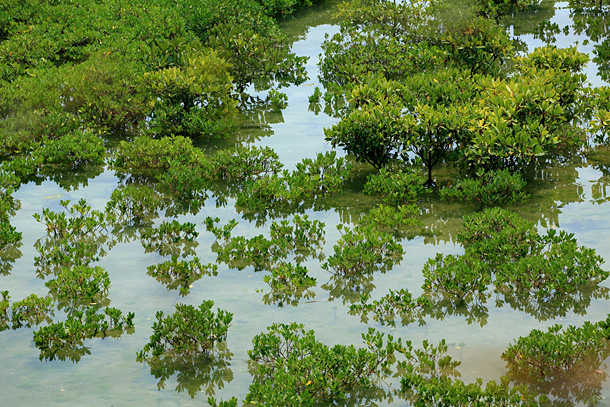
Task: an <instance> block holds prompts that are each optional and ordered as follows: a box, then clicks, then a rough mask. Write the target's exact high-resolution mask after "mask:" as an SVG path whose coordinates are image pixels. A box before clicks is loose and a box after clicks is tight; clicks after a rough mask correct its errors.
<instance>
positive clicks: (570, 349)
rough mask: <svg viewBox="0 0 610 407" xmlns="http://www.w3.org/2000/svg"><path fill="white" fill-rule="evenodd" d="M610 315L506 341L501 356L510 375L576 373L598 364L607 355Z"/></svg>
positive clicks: (609, 350)
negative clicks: (506, 343) (591, 321)
mask: <svg viewBox="0 0 610 407" xmlns="http://www.w3.org/2000/svg"><path fill="white" fill-rule="evenodd" d="M609 327H610V318H609V319H607V320H606V321H601V322H598V323H595V324H592V323H590V322H588V321H587V322H585V323H584V324H583V325H582V326H580V327H576V326H573V325H569V326H567V327H565V328H563V327H562V326H561V325H553V326H551V327H550V328H548V330H547V331H546V332H544V331H540V330H538V329H534V330H532V331H531V332H530V333H529V335H527V336H522V337H519V339H517V340H516V341H515V343H514V344H511V345H509V346H508V347H507V348H506V350H505V351H504V353H503V354H502V359H504V360H505V361H506V362H507V365H508V368H509V370H510V374H511V375H526V376H530V377H531V376H533V377H542V378H545V377H554V376H556V375H558V374H563V373H569V374H573V375H578V374H579V373H584V372H587V371H590V370H594V369H596V368H598V366H599V365H600V364H601V363H602V361H603V360H604V359H606V358H607V357H608V356H609V355H610V343H609V342H608V339H610V331H609V329H608V328H609Z"/></svg>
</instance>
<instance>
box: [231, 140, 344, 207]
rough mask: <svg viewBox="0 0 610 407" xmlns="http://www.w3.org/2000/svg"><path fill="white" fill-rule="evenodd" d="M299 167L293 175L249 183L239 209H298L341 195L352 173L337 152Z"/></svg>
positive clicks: (329, 153)
mask: <svg viewBox="0 0 610 407" xmlns="http://www.w3.org/2000/svg"><path fill="white" fill-rule="evenodd" d="M296 167H297V169H296V170H295V171H293V172H289V171H287V170H284V171H283V172H282V173H281V174H280V175H271V176H269V177H262V178H258V179H256V180H248V181H246V183H245V185H244V190H243V191H242V192H241V193H239V194H238V196H237V201H236V205H237V206H238V207H239V206H241V207H244V208H248V209H253V210H261V209H267V208H270V207H286V206H289V207H290V206H292V207H294V206H299V205H302V204H303V202H307V201H315V200H317V199H319V198H320V197H323V196H325V195H330V194H333V193H337V192H339V191H340V190H341V189H342V188H343V183H344V182H345V180H346V178H347V176H348V175H349V172H350V170H351V166H350V165H349V164H347V163H346V161H345V159H344V158H336V153H335V152H334V151H331V152H328V153H319V154H318V155H317V156H316V158H315V159H311V158H305V159H303V161H301V162H300V163H297V166H296Z"/></svg>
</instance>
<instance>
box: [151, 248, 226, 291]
mask: <svg viewBox="0 0 610 407" xmlns="http://www.w3.org/2000/svg"><path fill="white" fill-rule="evenodd" d="M147 269H148V275H150V276H152V277H154V278H156V279H157V281H160V282H161V283H163V284H165V285H167V288H168V289H172V290H176V289H180V295H183V296H185V295H187V294H188V293H189V292H190V289H191V287H192V286H193V283H194V282H195V281H197V280H199V279H200V278H201V277H203V276H206V275H207V276H209V275H213V276H215V275H216V274H217V273H218V266H217V265H216V264H211V263H210V264H207V265H203V264H201V263H200V262H199V259H198V258H197V257H195V258H194V259H193V260H190V261H186V260H178V257H177V256H172V259H171V260H169V261H166V262H163V263H160V264H156V265H152V266H148V268H147Z"/></svg>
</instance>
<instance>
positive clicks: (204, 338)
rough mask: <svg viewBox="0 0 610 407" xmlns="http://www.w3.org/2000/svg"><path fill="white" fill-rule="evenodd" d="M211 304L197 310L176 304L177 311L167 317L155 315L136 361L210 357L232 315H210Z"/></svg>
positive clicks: (212, 304)
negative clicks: (148, 337)
mask: <svg viewBox="0 0 610 407" xmlns="http://www.w3.org/2000/svg"><path fill="white" fill-rule="evenodd" d="M213 306H214V301H203V302H202V303H201V305H199V307H194V306H192V305H185V304H177V305H176V311H175V312H174V313H173V314H171V315H168V316H166V317H164V316H163V311H158V312H157V315H156V317H157V322H155V323H154V324H153V327H152V328H153V334H152V335H151V336H150V341H149V342H148V343H147V344H146V345H144V348H143V349H142V350H141V351H139V352H138V361H149V360H151V359H153V358H164V357H165V355H167V354H169V355H170V357H171V355H176V356H187V357H188V356H195V355H201V354H204V355H206V356H211V355H212V354H213V353H214V352H215V350H216V349H215V348H216V345H217V344H218V343H220V342H224V341H225V340H226V337H227V330H228V328H229V325H230V324H231V321H232V320H233V314H232V313H230V312H227V311H224V310H218V312H217V313H214V312H213V311H212V307H213Z"/></svg>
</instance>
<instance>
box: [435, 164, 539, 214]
mask: <svg viewBox="0 0 610 407" xmlns="http://www.w3.org/2000/svg"><path fill="white" fill-rule="evenodd" d="M526 184H527V183H526V182H525V181H524V180H523V178H522V176H521V174H519V173H513V174H511V173H510V172H509V171H508V170H498V171H487V172H484V171H478V172H477V173H476V178H467V179H462V180H459V181H458V182H457V183H456V185H455V186H451V187H447V188H441V189H440V190H439V191H438V192H439V195H440V196H441V198H443V199H455V200H458V201H462V202H468V201H474V202H479V203H482V204H484V205H491V206H497V205H504V204H517V203H522V202H524V201H525V200H526V199H527V197H528V195H527V194H526V193H525V192H524V191H523V188H524V187H525V185H526Z"/></svg>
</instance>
